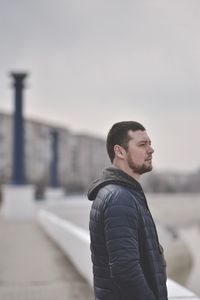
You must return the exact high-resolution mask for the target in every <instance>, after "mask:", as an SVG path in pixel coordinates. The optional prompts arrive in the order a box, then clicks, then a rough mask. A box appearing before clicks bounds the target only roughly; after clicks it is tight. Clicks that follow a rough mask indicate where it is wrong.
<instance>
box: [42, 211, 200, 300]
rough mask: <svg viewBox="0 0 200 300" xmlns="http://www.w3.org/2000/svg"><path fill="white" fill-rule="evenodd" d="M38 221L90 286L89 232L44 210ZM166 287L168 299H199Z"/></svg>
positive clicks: (170, 282)
mask: <svg viewBox="0 0 200 300" xmlns="http://www.w3.org/2000/svg"><path fill="white" fill-rule="evenodd" d="M38 221H39V223H40V225H41V226H42V228H43V229H44V230H45V231H46V232H47V234H48V235H49V236H50V237H51V238H52V239H53V240H54V241H55V242H56V243H57V244H58V245H59V246H60V248H61V249H62V250H63V251H64V253H65V254H66V255H67V256H68V257H69V258H70V260H71V261H72V263H73V264H74V266H75V267H76V268H77V270H78V271H79V272H80V274H81V275H82V276H83V277H84V278H85V279H86V280H87V281H88V283H89V284H90V285H92V263H91V259H90V246H89V245H90V238H89V232H87V231H86V230H84V229H82V228H80V227H79V226H77V225H75V224H73V223H72V222H69V221H67V220H64V219H62V218H60V217H58V216H57V215H55V214H54V213H52V212H48V211H47V210H45V209H41V210H40V211H39V212H38ZM167 286H168V294H169V299H179V300H181V299H182V300H183V299H184V300H189V299H193V300H197V299H199V298H198V297H197V296H196V295H195V294H194V293H192V292H191V291H189V290H187V289H186V288H184V287H182V286H181V285H179V284H177V283H176V282H174V281H173V280H171V279H168V280H167ZM199 300H200V299H199Z"/></svg>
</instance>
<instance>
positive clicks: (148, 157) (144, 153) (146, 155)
mask: <svg viewBox="0 0 200 300" xmlns="http://www.w3.org/2000/svg"><path fill="white" fill-rule="evenodd" d="M128 136H129V137H130V140H129V142H128V145H127V146H128V149H127V150H126V155H125V161H126V164H127V167H128V168H129V169H130V171H132V172H134V173H135V174H143V173H146V172H149V171H151V170H152V154H153V152H154V150H153V148H152V147H151V140H150V138H149V136H148V135H147V133H146V131H141V130H137V131H131V130H129V131H128Z"/></svg>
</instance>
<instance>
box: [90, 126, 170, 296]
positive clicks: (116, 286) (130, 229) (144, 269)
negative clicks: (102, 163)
mask: <svg viewBox="0 0 200 300" xmlns="http://www.w3.org/2000/svg"><path fill="white" fill-rule="evenodd" d="M107 152H108V155H109V157H110V160H111V162H112V167H109V168H107V169H105V170H104V172H103V175H102V177H101V178H100V179H98V180H96V181H95V182H94V183H93V184H92V185H91V187H90V189H89V192H88V198H89V199H90V200H92V201H93V204H92V208H91V212H90V237H91V252H92V262H93V273H94V291H95V299H96V300H166V299H168V298H167V288H166V273H165V261H164V257H163V253H162V247H161V246H160V244H159V241H158V236H157V231H156V227H155V224H154V221H153V218H152V216H151V213H150V211H149V208H148V205H147V201H146V198H145V195H144V193H143V190H142V187H141V185H140V184H139V182H138V180H139V178H140V175H141V174H143V173H145V172H149V171H151V170H152V154H153V152H154V150H153V148H152V147H151V141H150V138H149V136H148V135H147V133H146V130H145V128H144V127H143V126H142V125H141V124H140V123H138V122H134V121H129V122H119V123H116V124H114V125H113V127H112V128H111V129H110V131H109V133H108V136H107Z"/></svg>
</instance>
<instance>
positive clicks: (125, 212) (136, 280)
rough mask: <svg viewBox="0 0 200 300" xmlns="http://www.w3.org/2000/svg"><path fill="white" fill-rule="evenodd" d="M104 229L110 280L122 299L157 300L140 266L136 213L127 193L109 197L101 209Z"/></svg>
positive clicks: (121, 192)
mask: <svg viewBox="0 0 200 300" xmlns="http://www.w3.org/2000/svg"><path fill="white" fill-rule="evenodd" d="M104 228H105V239H106V245H107V251H108V255H109V265H110V273H111V278H112V279H113V281H114V282H115V283H116V284H117V286H118V287H119V289H120V291H121V293H122V297H123V300H133V299H135V300H136V299H137V300H147V299H148V300H156V297H155V295H154V294H153V292H152V290H151V289H150V288H149V286H148V283H147V281H146V279H145V277H144V274H143V271H142V268H141V265H140V253H139V245H138V228H139V214H138V209H137V206H136V204H135V200H134V198H133V196H132V195H131V194H130V192H129V191H128V190H125V189H123V190H120V191H117V192H114V193H113V194H112V195H111V196H110V199H109V201H108V203H107V204H106V206H105V208H104Z"/></svg>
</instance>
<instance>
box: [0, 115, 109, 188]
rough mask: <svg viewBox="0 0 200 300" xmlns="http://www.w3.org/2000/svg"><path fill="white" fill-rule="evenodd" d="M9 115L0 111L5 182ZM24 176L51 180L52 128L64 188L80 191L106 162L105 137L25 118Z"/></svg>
mask: <svg viewBox="0 0 200 300" xmlns="http://www.w3.org/2000/svg"><path fill="white" fill-rule="evenodd" d="M12 124H13V122H12V116H11V115H7V114H4V113H0V182H1V183H5V182H9V181H10V179H11V169H12V140H13V139H12ZM24 130H25V132H24V135H25V177H26V182H27V183H33V184H37V185H42V186H47V185H50V183H51V180H50V179H51V175H52V174H51V172H52V171H51V170H52V169H51V165H52V160H53V157H54V155H53V151H54V150H53V147H52V143H53V138H52V132H54V133H55V132H56V134H57V137H58V143H57V148H58V149H57V153H58V155H57V161H56V165H57V173H58V182H59V185H60V186H63V187H65V188H66V191H67V192H77V191H84V190H86V189H87V186H88V184H89V183H90V182H91V181H92V180H93V179H94V178H96V177H97V176H98V175H99V173H100V172H101V170H102V169H103V168H104V167H105V166H106V165H107V164H108V158H107V154H106V149H105V140H103V139H101V138H97V137H93V136H89V135H86V134H74V133H72V132H71V131H70V130H68V129H66V128H62V127H56V126H52V125H50V124H44V123H42V122H37V121H33V120H25V128H24Z"/></svg>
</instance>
